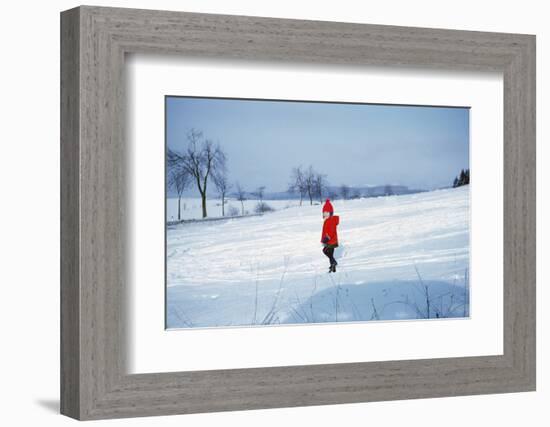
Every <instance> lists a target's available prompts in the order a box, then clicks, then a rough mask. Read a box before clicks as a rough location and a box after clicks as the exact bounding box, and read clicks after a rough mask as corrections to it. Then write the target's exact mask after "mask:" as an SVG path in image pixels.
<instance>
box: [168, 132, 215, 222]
mask: <svg viewBox="0 0 550 427" xmlns="http://www.w3.org/2000/svg"><path fill="white" fill-rule="evenodd" d="M225 159H226V156H225V153H224V151H223V150H222V149H221V148H220V146H219V144H214V143H213V142H212V141H211V140H209V139H206V138H204V136H203V133H202V132H201V131H198V130H196V129H191V130H190V131H189V132H188V133H187V149H186V150H185V152H183V153H178V152H176V151H174V150H168V164H169V165H178V167H181V168H182V169H183V170H185V171H186V172H187V173H188V174H189V175H190V176H191V177H192V178H193V180H194V181H195V184H196V186H197V190H198V191H199V193H200V195H201V199H202V217H203V218H206V216H207V212H206V191H207V186H208V180H209V178H210V176H211V175H213V174H214V173H215V172H216V171H218V170H221V169H224V168H225Z"/></svg>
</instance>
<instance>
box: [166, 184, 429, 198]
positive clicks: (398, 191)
mask: <svg viewBox="0 0 550 427" xmlns="http://www.w3.org/2000/svg"><path fill="white" fill-rule="evenodd" d="M425 191H428V190H421V189H415V188H409V187H407V186H406V185H395V184H393V185H365V186H357V187H352V186H350V187H349V196H348V199H354V198H355V199H357V198H361V197H380V196H387V195H402V194H415V193H422V192H425ZM184 195H185V196H186V197H193V196H194V192H193V191H189V190H188V191H186V192H185V193H184ZM333 195H336V197H331V196H333ZM167 196H168V197H169V198H172V197H177V195H176V193H175V192H174V190H172V189H168V191H167ZM196 196H197V197H199V196H198V194H196ZM208 197H209V198H212V197H214V198H215V197H218V196H217V194H216V193H214V192H213V193H210V194H209V195H208ZM228 197H233V198H234V197H235V193H233V192H231V191H230V192H229V194H228ZM246 197H247V198H248V199H255V198H256V196H253V195H252V193H251V192H247V193H246ZM324 197H331V198H336V199H341V198H342V195H341V194H340V186H334V185H331V186H329V187H328V188H327V191H326V194H325V196H324ZM299 198H300V195H299V194H293V193H289V192H288V191H275V192H266V193H265V195H264V199H265V200H296V199H299ZM306 198H307V197H306Z"/></svg>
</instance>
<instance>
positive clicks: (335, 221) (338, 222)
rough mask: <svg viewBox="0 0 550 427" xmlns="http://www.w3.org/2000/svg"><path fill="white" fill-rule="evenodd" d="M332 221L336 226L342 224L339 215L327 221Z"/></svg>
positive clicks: (330, 217)
mask: <svg viewBox="0 0 550 427" xmlns="http://www.w3.org/2000/svg"><path fill="white" fill-rule="evenodd" d="M328 219H330V220H331V221H332V222H334V223H335V224H336V225H338V224H340V217H339V216H338V215H332V216H329V217H328V218H327V220H328Z"/></svg>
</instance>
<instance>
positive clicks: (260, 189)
mask: <svg viewBox="0 0 550 427" xmlns="http://www.w3.org/2000/svg"><path fill="white" fill-rule="evenodd" d="M264 192H265V185H262V186H261V187H258V188H257V189H256V191H253V192H252V195H253V196H254V197H256V198H257V199H258V201H259V202H260V203H262V202H263V200H264Z"/></svg>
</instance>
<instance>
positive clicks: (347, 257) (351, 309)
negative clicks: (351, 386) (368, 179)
mask: <svg viewBox="0 0 550 427" xmlns="http://www.w3.org/2000/svg"><path fill="white" fill-rule="evenodd" d="M216 202H218V203H219V201H212V202H210V203H211V204H214V206H210V209H216V206H215V203H216ZM186 203H189V204H188V205H187V206H186V212H187V214H188V215H189V216H187V218H193V217H194V216H193V215H195V214H196V212H195V214H193V213H192V212H193V209H200V201H199V200H197V199H194V200H188V201H187V202H186ZM192 203H195V204H196V206H197V207H196V208H191V206H193V205H192ZM252 203H255V202H253V201H249V207H248V210H249V211H251V210H252V208H253V204H252ZM268 203H269V204H270V205H272V206H273V207H274V208H275V209H277V210H276V211H275V212H272V213H266V214H264V215H262V216H249V217H242V218H231V219H221V220H217V221H196V222H189V223H181V224H177V225H172V226H168V228H167V326H168V327H169V328H185V327H212V326H237V325H241V326H242V325H265V324H283V323H310V322H342V321H363V320H379V319H380V320H396V319H399V320H401V319H417V318H427V317H430V318H435V317H464V316H468V315H469V285H468V282H469V281H468V268H469V187H468V186H464V187H460V188H457V189H448V190H436V191H432V192H426V193H418V194H413V195H403V196H388V197H379V198H370V199H359V200H347V201H341V200H337V201H335V202H333V205H334V208H335V214H336V215H339V216H340V226H339V227H338V233H339V240H340V247H339V248H337V249H336V252H335V257H336V259H337V260H338V263H339V265H338V272H337V273H336V274H328V273H327V271H328V260H327V258H326V257H325V256H324V255H323V254H322V252H321V244H320V242H319V240H320V234H321V227H322V221H323V220H322V217H321V206H320V205H315V206H309V204H307V205H306V204H304V205H303V206H301V207H300V206H297V202H296V201H294V200H292V201H268ZM230 204H234V205H235V206H237V207H239V208H240V206H238V204H239V202H236V203H234V202H230ZM171 205H172V206H175V204H174V202H173V201H169V202H168V206H169V207H170V206H171ZM170 209H171V208H169V209H168V210H167V211H168V212H167V214H168V213H169V212H170ZM217 209H221V208H220V207H219V206H218V207H217ZM210 212H212V214H213V213H214V212H213V211H212V210H211V211H210ZM167 216H168V220H170V217H169V215H167Z"/></svg>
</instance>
